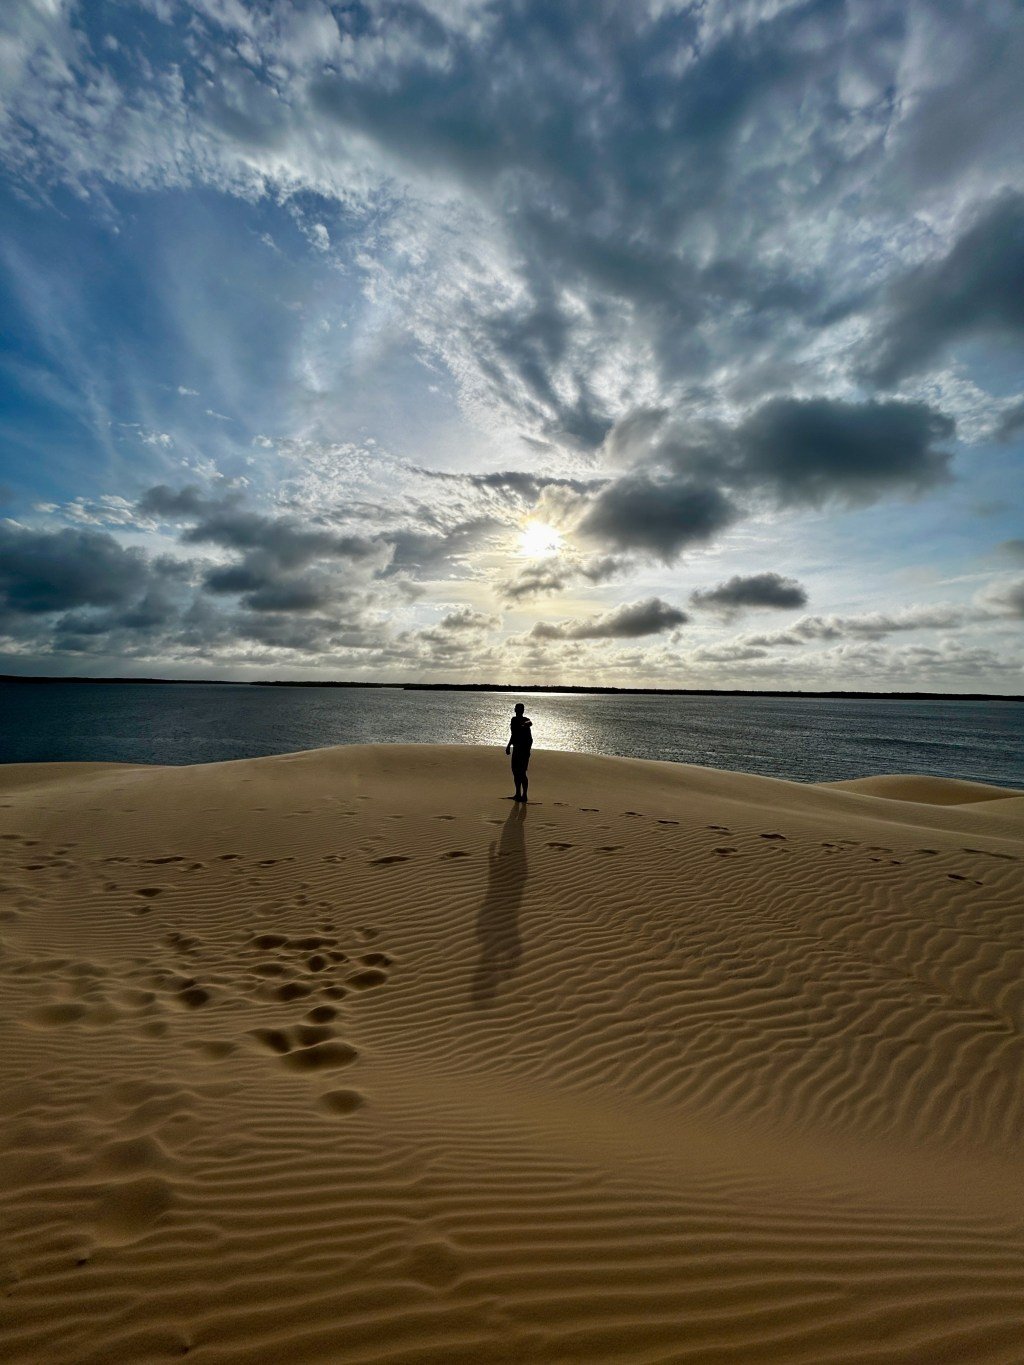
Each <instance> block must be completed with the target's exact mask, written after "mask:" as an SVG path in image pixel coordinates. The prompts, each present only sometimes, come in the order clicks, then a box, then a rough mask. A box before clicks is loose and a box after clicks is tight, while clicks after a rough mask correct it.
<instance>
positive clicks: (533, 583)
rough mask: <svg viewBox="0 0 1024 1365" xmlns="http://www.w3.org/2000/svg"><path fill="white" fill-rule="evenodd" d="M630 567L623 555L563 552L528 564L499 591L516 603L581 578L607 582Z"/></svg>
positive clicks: (594, 581)
mask: <svg viewBox="0 0 1024 1365" xmlns="http://www.w3.org/2000/svg"><path fill="white" fill-rule="evenodd" d="M629 567H630V561H629V560H628V559H624V558H622V557H621V556H620V555H589V556H586V557H583V558H573V559H569V558H566V557H565V556H564V555H559V556H557V557H552V558H551V559H544V560H540V561H539V562H538V563H536V564H527V565H526V566H525V567H524V568H523V569H521V570H520V571H519V573H518V574H516V575H515V576H514V577H513V578H508V579H505V580H504V581H503V582H501V583H499V584H498V586H497V591H498V594H499V595H500V596H501V597H504V598H505V599H506V600H507V601H510V602H516V601H519V600H521V599H522V598H526V597H537V596H539V595H541V594H542V593H548V592H561V591H562V590H563V589H564V588H566V587H568V586H569V584H570V583H576V582H579V581H580V580H581V579H583V580H584V581H586V582H588V583H595V584H596V583H607V582H608V581H609V580H610V579H612V578H615V577H617V576H618V575H619V574H621V573H624V572H625V571H626V570H627V569H628V568H629Z"/></svg>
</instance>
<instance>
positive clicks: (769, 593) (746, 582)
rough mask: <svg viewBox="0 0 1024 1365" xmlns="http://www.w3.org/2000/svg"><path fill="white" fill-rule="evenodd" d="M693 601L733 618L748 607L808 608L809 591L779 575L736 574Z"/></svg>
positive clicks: (791, 579)
mask: <svg viewBox="0 0 1024 1365" xmlns="http://www.w3.org/2000/svg"><path fill="white" fill-rule="evenodd" d="M690 602H691V604H692V605H693V606H695V607H707V608H710V609H711V610H712V611H718V612H720V613H722V614H723V615H732V614H734V613H736V612H740V611H743V610H744V609H745V608H747V607H769V608H774V609H776V610H778V611H787V610H790V609H792V608H795V607H803V606H806V605H807V590H806V588H804V587H803V586H802V585H801V584H800V583H798V582H797V581H796V579H795V578H783V577H782V575H781V574H777V573H758V574H749V575H746V576H743V575H741V574H735V575H734V576H733V577H732V578H730V579H728V581H727V582H725V583H719V584H718V586H717V587H714V588H706V589H704V590H703V591H697V592H692V593H691V594H690Z"/></svg>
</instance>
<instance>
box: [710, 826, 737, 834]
mask: <svg viewBox="0 0 1024 1365" xmlns="http://www.w3.org/2000/svg"><path fill="white" fill-rule="evenodd" d="M707 828H708V829H713V830H714V831H715V833H716V834H731V833H732V830H731V829H727V828H726V826H725V825H708V826H707Z"/></svg>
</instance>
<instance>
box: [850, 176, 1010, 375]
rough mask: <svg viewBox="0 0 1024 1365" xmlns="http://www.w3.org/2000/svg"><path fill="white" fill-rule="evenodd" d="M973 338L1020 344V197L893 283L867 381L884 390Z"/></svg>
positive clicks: (992, 210)
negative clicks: (945, 250)
mask: <svg viewBox="0 0 1024 1365" xmlns="http://www.w3.org/2000/svg"><path fill="white" fill-rule="evenodd" d="M976 336H980V337H984V338H993V339H1000V338H1002V339H1009V340H1012V341H1015V342H1016V343H1017V344H1018V345H1019V344H1022V343H1024V194H1020V193H1016V192H1008V193H1005V194H1003V195H1001V196H999V197H998V198H997V199H996V200H995V201H994V202H993V203H991V204H989V205H987V206H986V207H985V209H984V210H983V211H982V212H981V214H980V215H979V216H978V217H977V218H976V220H975V221H974V222H973V223H972V224H971V225H970V226H969V227H968V228H967V229H966V231H964V232H963V233H962V234H961V236H960V237H959V238H958V239H957V240H956V242H955V243H954V244H953V246H952V247H951V248H950V250H949V251H948V252H947V253H946V255H944V256H943V257H941V258H940V259H939V260H937V261H926V262H925V263H924V264H923V265H920V266H918V267H917V268H916V269H914V270H912V271H910V272H909V273H908V274H906V275H904V276H903V277H902V278H900V279H898V280H896V282H895V283H894V284H893V285H892V286H891V288H890V291H889V300H888V316H887V318H886V320H885V322H884V324H883V326H882V328H881V330H880V333H879V334H878V335H876V336H875V337H873V338H872V339H871V342H870V352H869V353H870V355H871V356H872V357H873V358H872V359H871V360H870V361H869V363H868V365H867V367H866V368H867V373H868V375H869V376H870V378H871V379H873V381H874V382H875V383H876V384H879V385H881V386H882V387H885V388H890V387H892V386H893V385H894V384H896V383H897V382H898V381H899V380H900V379H902V378H903V377H904V376H905V375H908V374H913V373H916V372H917V371H919V370H922V369H924V368H926V367H927V366H928V365H929V364H930V363H931V362H932V361H933V360H934V359H935V358H936V357H937V356H938V355H940V354H941V352H943V351H944V350H945V348H946V347H947V346H949V345H951V344H952V343H954V342H957V341H961V340H964V339H967V338H971V337H976Z"/></svg>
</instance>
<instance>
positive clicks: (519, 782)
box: [512, 754, 523, 801]
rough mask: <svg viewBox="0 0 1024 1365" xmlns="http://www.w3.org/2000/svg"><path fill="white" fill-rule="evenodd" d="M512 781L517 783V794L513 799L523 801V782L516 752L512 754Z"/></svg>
mask: <svg viewBox="0 0 1024 1365" xmlns="http://www.w3.org/2000/svg"><path fill="white" fill-rule="evenodd" d="M512 781H513V782H514V783H515V784H516V794H515V796H513V798H512V800H513V801H521V800H522V796H523V782H522V777H521V776H520V772H519V764H518V763H517V762H516V756H515V754H513V755H512Z"/></svg>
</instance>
